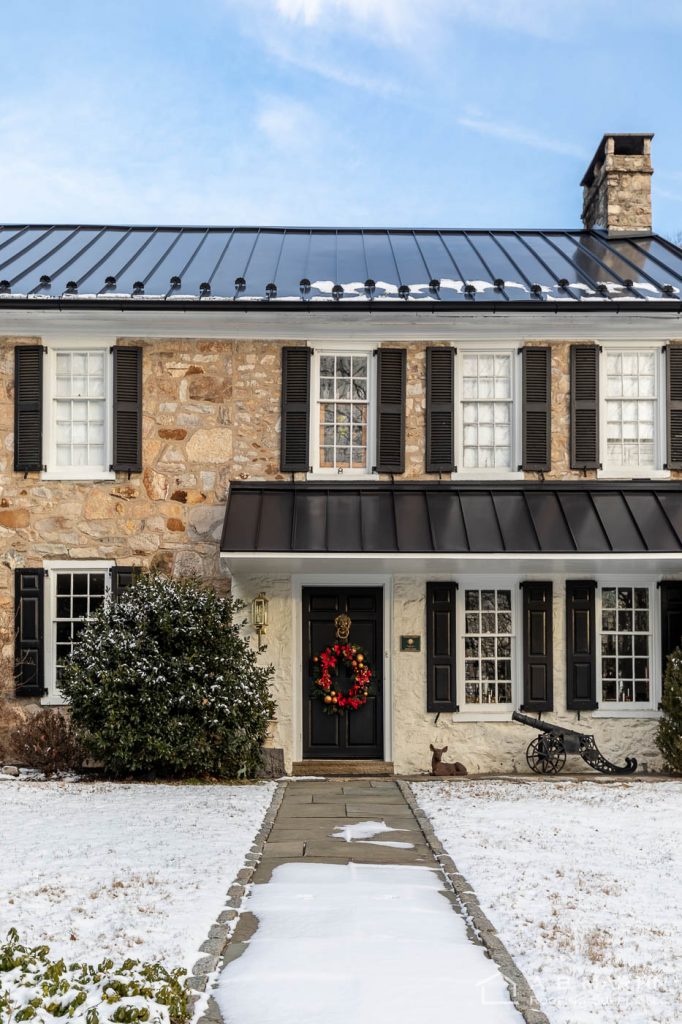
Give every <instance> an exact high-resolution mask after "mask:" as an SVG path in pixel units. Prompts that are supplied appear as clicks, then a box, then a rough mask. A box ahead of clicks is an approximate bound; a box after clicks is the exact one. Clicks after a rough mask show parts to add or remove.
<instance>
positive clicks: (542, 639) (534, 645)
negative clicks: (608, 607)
mask: <svg viewBox="0 0 682 1024" xmlns="http://www.w3.org/2000/svg"><path fill="white" fill-rule="evenodd" d="M522 589H523V708H522V710H523V711H551V710H552V706H553V703H552V701H553V693H552V668H553V657H552V655H553V643H552V584H551V583H534V582H525V583H523V584H522Z"/></svg>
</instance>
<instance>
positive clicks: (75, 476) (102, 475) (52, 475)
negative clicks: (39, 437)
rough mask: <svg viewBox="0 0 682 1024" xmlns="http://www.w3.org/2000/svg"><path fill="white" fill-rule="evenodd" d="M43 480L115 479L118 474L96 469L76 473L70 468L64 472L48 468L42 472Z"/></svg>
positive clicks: (41, 477)
mask: <svg viewBox="0 0 682 1024" xmlns="http://www.w3.org/2000/svg"><path fill="white" fill-rule="evenodd" d="M40 479H41V480H76V481H77V480H85V481H87V480H90V481H97V480H115V479H116V474H115V473H112V472H109V471H107V470H101V471H96V472H94V473H75V472H72V471H69V470H65V471H64V472H58V471H55V470H49V469H48V470H46V471H45V472H43V473H41V474H40Z"/></svg>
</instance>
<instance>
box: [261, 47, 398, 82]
mask: <svg viewBox="0 0 682 1024" xmlns="http://www.w3.org/2000/svg"><path fill="white" fill-rule="evenodd" d="M267 48H268V51H269V52H270V54H272V56H273V57H276V58H277V59H278V60H281V61H282V62H283V63H285V64H289V65H291V66H292V67H296V68H299V69H300V70H301V71H307V72H310V73H311V74H313V75H319V76H320V77H321V78H325V79H327V80H328V81H330V82H337V83H338V84H339V85H345V86H348V87H349V88H351V89H360V90H362V91H363V92H368V93H373V94H374V95H376V96H382V97H388V96H398V95H402V94H404V92H405V87H404V86H403V85H401V84H400V83H399V82H398V81H396V80H395V79H393V78H389V77H388V76H382V75H375V74H368V73H367V72H363V71H359V70H357V69H355V68H353V67H350V66H348V65H347V64H346V65H342V64H340V63H339V61H338V60H334V59H333V58H332V57H331V56H330V55H329V54H325V55H320V50H319V48H316V49H317V55H313V54H311V53H309V52H307V51H306V50H304V49H302V48H301V46H300V41H299V42H298V43H297V45H296V46H293V45H291V46H290V45H287V44H286V43H285V42H284V41H283V40H282V38H281V36H280V35H279V34H278V35H277V36H270V37H268V39H267Z"/></svg>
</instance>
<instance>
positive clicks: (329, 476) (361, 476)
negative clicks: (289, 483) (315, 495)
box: [305, 469, 381, 483]
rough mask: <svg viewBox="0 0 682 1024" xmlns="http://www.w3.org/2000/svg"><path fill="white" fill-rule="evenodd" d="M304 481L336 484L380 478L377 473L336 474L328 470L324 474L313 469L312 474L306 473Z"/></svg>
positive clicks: (353, 472)
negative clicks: (323, 481)
mask: <svg viewBox="0 0 682 1024" xmlns="http://www.w3.org/2000/svg"><path fill="white" fill-rule="evenodd" d="M305 478H306V480H326V481H327V482H329V481H330V480H336V481H337V482H339V481H340V482H341V483H343V481H344V480H380V479H381V476H380V474H379V473H367V472H365V473H363V472H362V471H357V472H355V471H353V470H348V472H345V471H344V472H343V473H337V472H336V470H335V469H334V470H330V471H327V472H325V471H324V470H320V469H315V470H313V472H312V473H306V475H305Z"/></svg>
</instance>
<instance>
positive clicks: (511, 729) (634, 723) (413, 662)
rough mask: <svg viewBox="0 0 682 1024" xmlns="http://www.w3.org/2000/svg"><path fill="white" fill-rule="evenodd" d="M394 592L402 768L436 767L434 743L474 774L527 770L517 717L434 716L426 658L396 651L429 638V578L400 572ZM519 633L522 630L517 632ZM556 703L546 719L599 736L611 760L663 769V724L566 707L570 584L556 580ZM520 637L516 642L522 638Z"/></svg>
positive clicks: (397, 752) (397, 747) (575, 765)
mask: <svg viewBox="0 0 682 1024" xmlns="http://www.w3.org/2000/svg"><path fill="white" fill-rule="evenodd" d="M393 594H394V608H393V616H394V628H393V635H394V643H393V651H394V658H393V661H394V671H393V694H394V704H395V707H396V708H399V709H400V711H399V712H396V714H395V716H394V733H393V739H394V746H393V759H394V762H395V764H396V770H398V771H401V772H413V771H422V770H424V769H425V767H428V765H429V764H430V754H429V744H430V743H433V745H434V746H436V747H442V746H445V745H446V744H447V745H448V746H449V750H448V753H447V755H446V759H447V760H451V761H455V760H457V761H462V763H463V764H465V765H466V766H467V768H468V769H469V771H471V772H495V771H505V772H510V771H511V772H514V771H518V772H526V771H527V770H528V769H527V766H526V759H525V751H526V747H527V746H528V743H529V742H530V740H531V739H532V738H533V736H534V733H533V731H532V730H531V729H529V728H527V727H526V726H522V725H517V724H516V723H515V722H464V721H462V720H461V719H460V718H459V716H458V715H457V714H442V715H441V716H440V717H439V719H438V723H437V724H436V722H435V718H436V716H435V715H432V714H427V713H426V711H425V710H424V708H425V705H426V696H425V685H426V684H425V679H426V655H425V653H422V654H399V653H397V645H398V637H399V636H400V634H401V633H420V634H421V635H422V637H424V636H425V631H426V608H425V581H424V580H422V579H419V578H416V577H407V576H397V577H395V578H394V581H393ZM516 633H517V636H518V634H519V630H518V628H517V630H516ZM553 638H554V673H553V679H554V707H555V709H556V711H555V712H554V713H553V714H543V716H542V717H543V720H545V721H548V722H561V723H563V724H565V725H567V726H568V727H569V728H575V729H579V730H580V729H583V730H585V731H586V732H592V733H594V736H595V739H596V741H597V745H598V746H599V748H600V750H601V751H602V753H603V754H604V755H605V756H606V757H607V758H608V759H609V760H611V761H616V762H618V763H620V764H622V763H623V761H624V758H625V757H626V756H634V757H637V759H638V760H639V761H640V762H644V763H646V764H648V766H649V769H650V770H655V769H657V768H660V767H661V764H660V755H659V753H658V750H657V748H656V745H655V743H654V736H655V733H656V722H655V721H654V720H651V719H631V718H629V719H624V718H595V717H594V716H593V715H592V714H591V713H589V712H588V713H585V712H583V713H582V714H581V718H580V721H579V720H578V716H577V714H576V713H575V712H572V711H566V710H565V709H566V672H565V657H566V624H565V581H564V580H563V579H555V580H554V615H553ZM518 642H520V638H519V639H517V643H518ZM568 768H570V769H572V770H576V771H582V770H583V769H585V770H588V769H587V766H586V765H585V764H584V762H583V761H582V759H581V758H579V757H571V758H569V761H568V763H567V769H568Z"/></svg>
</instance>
